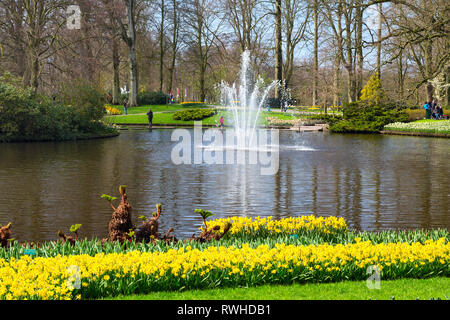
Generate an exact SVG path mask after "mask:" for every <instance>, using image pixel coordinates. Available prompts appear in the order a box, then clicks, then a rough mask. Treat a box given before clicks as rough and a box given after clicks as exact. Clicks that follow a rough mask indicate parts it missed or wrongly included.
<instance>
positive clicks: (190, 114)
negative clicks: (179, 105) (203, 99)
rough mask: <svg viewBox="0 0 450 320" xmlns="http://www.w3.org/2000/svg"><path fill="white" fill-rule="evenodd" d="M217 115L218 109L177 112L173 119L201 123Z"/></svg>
mask: <svg viewBox="0 0 450 320" xmlns="http://www.w3.org/2000/svg"><path fill="white" fill-rule="evenodd" d="M216 114H217V110H216V109H188V110H182V111H178V112H175V113H174V114H173V119H174V120H181V121H200V120H203V119H206V118H209V117H212V116H214V115H216Z"/></svg>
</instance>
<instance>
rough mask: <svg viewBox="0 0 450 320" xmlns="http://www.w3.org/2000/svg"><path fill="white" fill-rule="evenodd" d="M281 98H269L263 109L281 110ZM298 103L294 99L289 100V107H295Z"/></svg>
mask: <svg viewBox="0 0 450 320" xmlns="http://www.w3.org/2000/svg"><path fill="white" fill-rule="evenodd" d="M281 102H282V99H281V98H268V99H266V101H265V103H264V105H263V107H271V108H281ZM295 103H296V101H295V100H294V99H289V100H288V104H289V105H295Z"/></svg>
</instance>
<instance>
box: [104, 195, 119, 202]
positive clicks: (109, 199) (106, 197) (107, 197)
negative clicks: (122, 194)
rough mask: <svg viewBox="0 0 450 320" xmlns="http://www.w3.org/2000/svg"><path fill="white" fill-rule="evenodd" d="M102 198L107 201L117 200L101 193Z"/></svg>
mask: <svg viewBox="0 0 450 320" xmlns="http://www.w3.org/2000/svg"><path fill="white" fill-rule="evenodd" d="M102 199H106V200H107V201H109V202H113V201H114V200H117V198H116V197H111V196H109V195H107V194H104V195H102Z"/></svg>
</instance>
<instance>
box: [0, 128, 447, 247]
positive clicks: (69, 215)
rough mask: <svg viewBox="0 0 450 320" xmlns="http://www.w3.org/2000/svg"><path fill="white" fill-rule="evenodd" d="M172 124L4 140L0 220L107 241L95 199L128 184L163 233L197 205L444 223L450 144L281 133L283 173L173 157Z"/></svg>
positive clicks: (28, 234) (374, 221)
mask: <svg viewBox="0 0 450 320" xmlns="http://www.w3.org/2000/svg"><path fill="white" fill-rule="evenodd" d="M170 137H171V131H170V130H153V131H152V132H148V131H142V132H141V131H139V132H124V133H123V134H122V135H121V136H120V137H118V138H114V139H107V140H96V141H82V142H65V143H35V144H1V145H0V188H1V190H2V196H1V197H0V208H1V209H0V223H2V224H6V223H8V222H9V221H12V222H13V223H14V227H13V236H14V237H15V238H16V239H18V240H20V241H23V240H30V241H36V240H41V241H42V240H53V239H56V232H57V230H58V229H63V230H66V231H68V228H69V227H70V225H72V224H75V223H81V224H83V227H82V231H81V234H82V236H87V237H98V238H102V237H106V235H107V224H108V221H109V219H110V216H111V210H110V208H109V206H108V205H107V203H105V202H104V200H101V199H100V195H102V194H104V193H106V194H111V195H117V194H118V190H117V188H118V186H119V185H120V184H126V185H127V186H128V193H129V198H130V201H131V203H132V206H133V216H134V219H135V224H138V223H139V222H138V220H137V217H138V216H140V215H151V213H152V212H153V211H155V204H156V203H163V204H164V211H163V216H162V221H161V222H162V226H161V227H162V231H165V230H167V229H168V228H169V227H172V226H173V227H174V228H175V231H176V232H175V233H176V235H177V236H179V237H188V236H191V235H192V234H193V233H195V232H197V228H198V227H199V226H200V225H201V219H200V218H199V217H198V216H197V215H196V214H194V209H196V208H201V209H208V210H211V211H213V213H215V214H216V217H225V216H229V215H249V216H258V215H259V216H268V215H272V216H274V217H276V218H281V217H287V216H299V215H303V214H316V215H324V216H342V217H344V218H345V219H346V220H347V221H348V223H349V224H350V226H351V227H353V228H356V229H360V230H377V231H378V230H384V229H397V228H436V227H441V228H448V227H449V226H450V210H449V198H450V194H449V191H448V185H449V183H450V177H449V175H448V159H449V156H450V141H449V140H448V139H429V138H418V137H394V136H392V137H390V136H378V135H330V134H299V133H294V132H281V136H280V145H282V146H296V145H298V146H302V147H304V148H303V150H302V151H300V150H295V148H282V149H281V154H280V169H279V171H278V173H277V174H276V175H273V176H261V175H260V168H258V167H257V166H248V167H246V166H242V165H235V166H230V165H213V166H209V165H195V166H189V165H182V166H175V165H173V164H172V162H171V161H170V154H171V150H172V148H173V146H174V143H173V142H171V141H170Z"/></svg>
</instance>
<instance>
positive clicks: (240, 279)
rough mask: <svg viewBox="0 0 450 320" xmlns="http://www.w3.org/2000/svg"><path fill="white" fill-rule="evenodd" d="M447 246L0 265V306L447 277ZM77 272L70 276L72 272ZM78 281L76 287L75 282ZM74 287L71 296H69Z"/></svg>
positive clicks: (216, 252)
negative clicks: (372, 275) (374, 270)
mask: <svg viewBox="0 0 450 320" xmlns="http://www.w3.org/2000/svg"><path fill="white" fill-rule="evenodd" d="M449 262H450V243H449V242H448V241H447V240H446V239H444V238H442V239H439V240H437V241H433V240H429V241H426V243H425V244H422V243H411V244H409V243H386V244H377V245H373V244H372V243H371V242H370V241H366V242H362V241H361V240H360V239H356V242H354V243H351V244H347V245H342V244H338V245H330V244H326V243H325V244H321V245H309V246H293V245H286V244H278V245H276V246H275V247H273V248H271V247H269V246H267V245H260V246H258V247H256V248H251V247H250V246H248V245H246V244H244V245H243V246H242V247H241V248H236V247H233V246H231V247H224V246H220V247H219V246H212V247H208V248H207V249H205V250H198V249H192V248H191V247H190V246H187V247H185V248H180V249H178V250H174V249H170V250H168V251H167V252H147V253H143V252H140V251H133V252H128V253H116V254H107V255H105V254H98V255H96V256H94V257H92V256H89V255H72V256H57V257H54V258H41V257H37V258H34V259H32V258H30V257H29V256H23V257H22V258H20V259H11V260H10V261H5V260H4V259H0V298H2V299H95V298H101V297H108V296H113V295H118V294H125V295H128V294H136V293H148V292H151V291H162V290H179V289H182V288H186V289H194V288H195V289H199V288H213V287H229V286H234V287H235V286H256V285H260V284H282V283H285V284H289V283H293V282H334V281H342V280H365V279H367V274H366V272H367V268H368V267H369V266H377V267H378V268H379V270H381V277H382V279H386V280H387V279H397V278H405V277H408V278H423V277H431V276H449V275H450V269H449ZM74 270H75V271H79V274H78V278H77V274H74V273H73V272H74ZM77 279H78V280H79V287H77V286H76V285H74V284H76V282H77V281H76V280H77ZM74 286H75V288H74Z"/></svg>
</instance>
